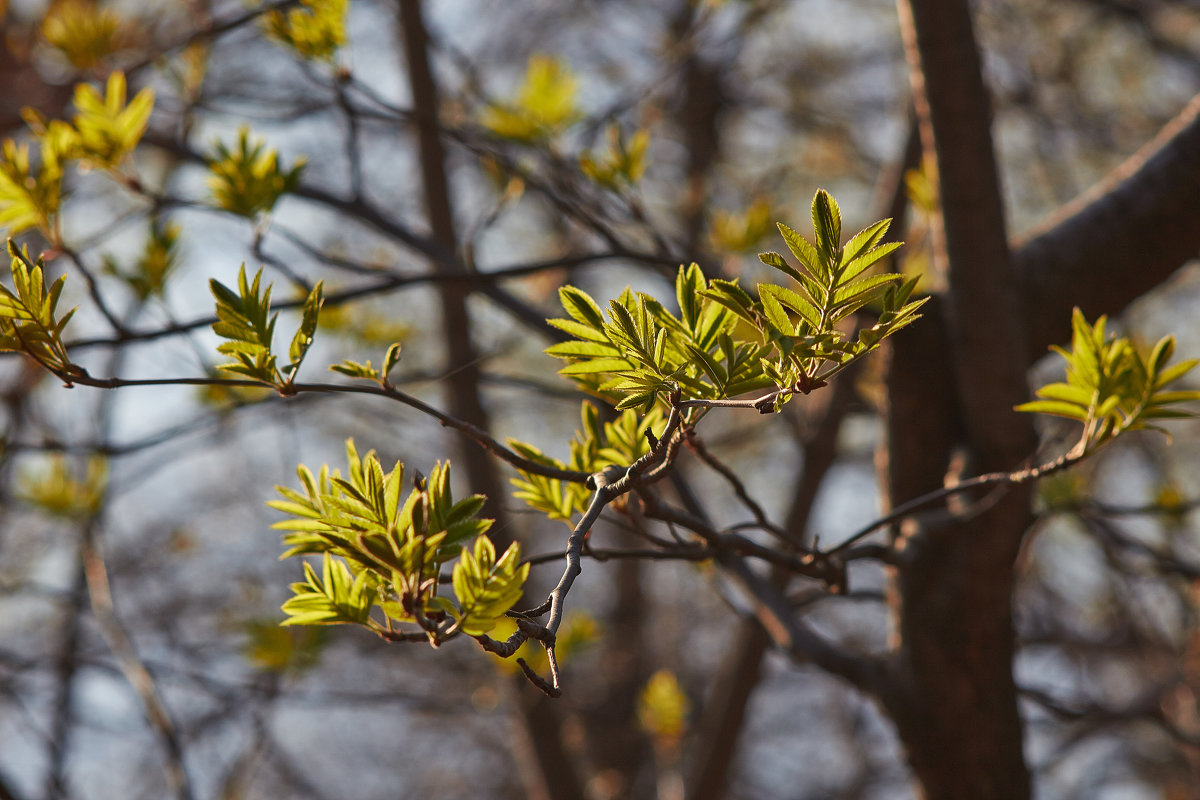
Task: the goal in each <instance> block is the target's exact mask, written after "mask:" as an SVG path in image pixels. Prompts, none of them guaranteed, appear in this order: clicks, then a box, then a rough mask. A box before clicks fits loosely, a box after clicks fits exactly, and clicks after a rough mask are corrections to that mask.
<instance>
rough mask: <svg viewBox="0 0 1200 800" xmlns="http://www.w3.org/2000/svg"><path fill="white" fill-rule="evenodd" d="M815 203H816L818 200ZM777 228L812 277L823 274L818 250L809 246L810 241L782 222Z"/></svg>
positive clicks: (777, 224)
mask: <svg viewBox="0 0 1200 800" xmlns="http://www.w3.org/2000/svg"><path fill="white" fill-rule="evenodd" d="M813 202H814V203H815V202H816V200H814V201H813ZM776 227H777V228H779V233H780V234H781V235H782V236H783V241H784V242H785V243H786V244H787V246H788V250H791V251H792V255H794V256H795V257H796V258H797V259H799V260H800V264H801V265H802V266H803V267H804V269H805V271H806V272H808V274H810V275H820V274H822V272H823V267H822V262H821V256H820V254H819V253H818V252H817V250H816V248H814V247H813V246H812V245H811V244H809V242H808V239H805V238H804V237H803V236H801V235H800V234H798V233H796V232H795V231H794V230H792V229H791V228H789V227H788V226H787V225H784V224H783V223H782V222H778V223H776ZM772 266H774V265H772ZM789 274H791V273H789ZM792 277H794V278H798V277H799V276H798V275H792Z"/></svg>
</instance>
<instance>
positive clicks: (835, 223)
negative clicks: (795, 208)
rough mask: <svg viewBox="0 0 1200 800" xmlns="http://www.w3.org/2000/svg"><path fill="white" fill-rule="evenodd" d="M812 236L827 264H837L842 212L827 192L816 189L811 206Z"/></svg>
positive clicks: (840, 244) (840, 239) (840, 243)
mask: <svg viewBox="0 0 1200 800" xmlns="http://www.w3.org/2000/svg"><path fill="white" fill-rule="evenodd" d="M812 220H813V235H814V236H815V237H816V240H817V250H818V251H819V252H820V253H821V255H822V256H823V258H824V262H825V263H827V264H834V263H836V262H837V257H838V252H839V250H840V249H841V246H842V212H841V209H839V208H838V204H837V201H836V200H834V199H833V198H832V197H831V196H830V195H829V192H827V191H825V190H824V189H818V190H817V194H816V196H814V197H813V204H812Z"/></svg>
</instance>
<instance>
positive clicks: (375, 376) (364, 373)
mask: <svg viewBox="0 0 1200 800" xmlns="http://www.w3.org/2000/svg"><path fill="white" fill-rule="evenodd" d="M401 347H402V345H401V343H400V342H392V344H391V346H390V347H388V349H387V352H386V353H384V356H383V368H382V369H376V368H375V367H373V366H371V360H370V359H367V362H366V363H365V364H360V363H359V362H357V361H351V360H350V359H348V358H347V359H346V360H345V361H343V362H342V363H340V364H331V365H330V366H329V369H331V370H332V371H334V372H340V373H341V374H342V375H345V376H347V377H350V378H360V379H362V380H368V381H374V382H375V383H378V384H380V385H381V386H386V385H387V382H388V381H387V377H388V375H389V374H390V373H391V371H392V370H393V369H395V368H396V365H397V364H399V363H400V349H401Z"/></svg>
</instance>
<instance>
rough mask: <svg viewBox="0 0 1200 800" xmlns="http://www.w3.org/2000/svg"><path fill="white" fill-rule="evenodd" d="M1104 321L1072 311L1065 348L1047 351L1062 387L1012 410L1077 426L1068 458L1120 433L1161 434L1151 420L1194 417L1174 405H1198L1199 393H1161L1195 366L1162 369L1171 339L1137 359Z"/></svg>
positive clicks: (1039, 392) (1051, 387)
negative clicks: (1058, 363) (1062, 368)
mask: <svg viewBox="0 0 1200 800" xmlns="http://www.w3.org/2000/svg"><path fill="white" fill-rule="evenodd" d="M1107 322H1108V320H1107V318H1106V317H1103V316H1102V317H1100V318H1099V319H1097V320H1096V324H1095V325H1091V324H1089V323H1088V321H1087V319H1086V318H1085V317H1084V315H1083V312H1082V311H1080V310H1079V309H1078V308H1076V309H1075V311H1074V313H1073V314H1072V317H1071V328H1072V335H1071V349H1070V350H1064V349H1063V348H1061V347H1054V348H1052V349H1053V350H1054V351H1055V352H1057V353H1058V354H1059V355H1060V356H1062V357H1063V359H1064V360H1065V361H1066V362H1067V369H1066V378H1067V380H1066V382H1059V383H1051V384H1048V385H1046V386H1043V387H1042V388H1040V389H1038V390H1037V396H1038V397H1039V398H1040V399H1038V400H1034V401H1032V402H1029V403H1024V404H1022V405H1019V406H1017V410H1018V411H1026V412H1035V413H1042V414H1052V415H1054V416H1059V417H1066V418H1067V419H1073V420H1078V421H1079V422H1081V423H1083V434H1082V436H1081V438H1080V440H1079V443H1078V444H1077V445H1076V447H1075V450H1074V451H1073V453H1072V454H1073V455H1080V456H1082V455H1084V454H1085V453H1088V452H1091V451H1093V450H1095V449H1096V448H1098V447H1100V446H1101V445H1103V444H1105V443H1106V442H1108V441H1110V440H1112V439H1113V438H1114V437H1116V436H1118V435H1119V434H1121V433H1124V432H1125V431H1130V430H1139V429H1142V428H1150V429H1153V430H1158V431H1160V432H1162V433H1164V434H1165V433H1166V432H1165V431H1163V430H1162V429H1161V428H1159V427H1158V426H1156V425H1154V424H1153V423H1152V422H1151V421H1152V420H1158V419H1176V418H1183V417H1192V416H1195V414H1194V413H1193V412H1190V411H1186V410H1182V409H1179V408H1177V406H1178V405H1179V404H1180V403H1187V402H1193V401H1196V400H1200V391H1188V390H1179V391H1167V387H1168V386H1169V385H1170V384H1172V383H1174V382H1175V381H1177V380H1179V379H1180V378H1182V377H1183V376H1184V375H1186V374H1187V373H1188V372H1190V371H1191V370H1192V368H1194V367H1195V366H1196V364H1197V363H1200V359H1189V360H1187V361H1182V362H1179V363H1177V364H1170V365H1168V364H1169V362H1170V360H1171V357H1172V355H1174V352H1175V337H1173V336H1165V337H1163V338H1162V339H1160V340H1159V341H1158V343H1157V344H1155V346H1154V348H1153V349H1152V350H1151V351H1150V353H1149V354H1148V355H1145V356H1143V355H1141V354H1140V353H1138V351H1137V349H1136V348H1135V347H1134V346H1133V343H1132V342H1130V341H1129V340H1128V339H1126V338H1124V337H1120V338H1118V337H1115V336H1109V335H1108V334H1107V332H1106V328H1107Z"/></svg>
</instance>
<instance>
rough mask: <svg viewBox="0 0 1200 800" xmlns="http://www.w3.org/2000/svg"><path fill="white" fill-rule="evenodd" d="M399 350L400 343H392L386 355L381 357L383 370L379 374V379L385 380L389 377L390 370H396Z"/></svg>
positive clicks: (398, 361)
mask: <svg viewBox="0 0 1200 800" xmlns="http://www.w3.org/2000/svg"><path fill="white" fill-rule="evenodd" d="M400 349H401V343H400V342H392V344H391V346H389V347H388V349H387V353H386V354H385V355H384V357H383V370H382V372H381V374H380V377H381V378H386V377H387V376H388V375H390V374H391V372H392V370H393V369H395V368H396V365H397V364H399V363H400Z"/></svg>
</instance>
